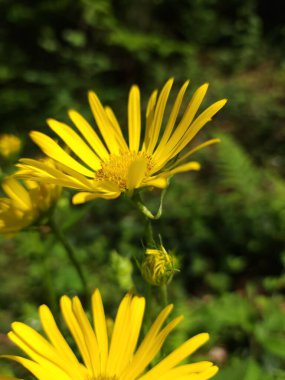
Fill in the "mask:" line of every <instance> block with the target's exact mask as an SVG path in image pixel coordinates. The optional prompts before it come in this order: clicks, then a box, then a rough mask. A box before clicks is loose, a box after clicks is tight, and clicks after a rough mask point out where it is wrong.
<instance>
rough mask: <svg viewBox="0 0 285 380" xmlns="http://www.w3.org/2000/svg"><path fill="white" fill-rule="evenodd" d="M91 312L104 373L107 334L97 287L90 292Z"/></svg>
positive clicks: (106, 356) (106, 354)
mask: <svg viewBox="0 0 285 380" xmlns="http://www.w3.org/2000/svg"><path fill="white" fill-rule="evenodd" d="M92 314H93V321H94V328H95V333H96V337H97V342H98V346H99V351H100V355H101V363H100V364H101V373H105V371H106V365H107V358H108V334H107V325H106V318H105V312H104V307H103V303H102V298H101V294H100V292H99V290H98V289H96V290H95V291H94V293H93V294H92Z"/></svg>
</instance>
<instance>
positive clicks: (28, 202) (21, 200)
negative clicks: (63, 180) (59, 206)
mask: <svg viewBox="0 0 285 380" xmlns="http://www.w3.org/2000/svg"><path fill="white" fill-rule="evenodd" d="M48 161H51V160H48ZM47 165H50V166H52V163H50V162H47ZM2 188H3V190H4V192H5V193H6V195H7V196H8V197H7V198H4V197H2V198H0V233H2V234H13V233H16V232H18V231H21V230H22V229H24V228H26V227H28V226H30V225H31V224H33V223H34V222H35V221H36V220H37V219H38V218H40V217H41V216H42V215H43V214H44V213H46V212H47V211H48V210H49V209H50V207H52V205H53V204H54V203H55V202H56V200H57V199H58V197H59V195H60V192H61V189H60V187H58V186H56V185H53V184H44V183H38V182H34V181H29V180H26V181H23V184H22V183H20V182H19V181H18V180H17V179H15V178H14V177H12V176H11V177H7V178H6V179H5V180H4V181H3V183H2Z"/></svg>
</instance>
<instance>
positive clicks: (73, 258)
mask: <svg viewBox="0 0 285 380" xmlns="http://www.w3.org/2000/svg"><path fill="white" fill-rule="evenodd" d="M49 225H50V228H51V230H52V232H53V234H54V236H55V237H56V238H57V240H58V241H59V242H60V243H61V245H62V246H63V247H64V249H65V252H66V253H67V256H68V258H69V260H70V262H71V264H72V265H73V267H74V269H75V271H76V273H77V274H78V277H79V278H80V281H81V284H82V288H83V289H84V292H85V294H86V297H87V300H88V299H89V289H88V285H87V280H86V278H85V275H84V272H83V270H82V268H81V265H80V263H79V261H78V260H77V258H76V253H75V252H74V250H73V247H72V246H71V244H70V243H69V242H68V240H67V239H66V238H65V236H64V234H63V233H62V231H61V230H60V229H59V227H58V226H57V224H56V223H55V221H54V219H53V218H51V219H50V221H49Z"/></svg>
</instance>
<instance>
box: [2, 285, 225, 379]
mask: <svg viewBox="0 0 285 380" xmlns="http://www.w3.org/2000/svg"><path fill="white" fill-rule="evenodd" d="M60 306H61V312H62V315H63V318H64V320H65V323H66V325H67V326H68V329H69V330H70V332H71V334H72V336H73V339H74V341H75V343H76V345H77V347H78V350H79V353H80V356H81V358H82V361H81V360H78V358H77V357H76V356H75V354H74V352H73V351H72V350H71V348H70V346H69V345H68V344H67V342H66V340H65V338H64V337H63V335H62V334H61V332H60V331H59V329H58V327H57V325H56V322H55V320H54V318H53V316H52V313H51V312H50V310H49V308H48V307H47V306H46V305H42V306H41V307H40V308H39V314H40V320H41V324H42V327H43V330H44V332H45V334H46V336H47V338H48V339H45V338H44V337H43V336H42V335H40V334H39V333H38V332H36V331H35V330H34V329H32V328H31V327H29V326H27V325H26V324H24V323H20V322H14V323H13V324H12V331H11V332H10V333H9V334H8V336H9V338H10V339H11V340H12V341H13V342H14V343H15V344H16V345H17V346H18V347H20V348H21V350H23V351H24V352H25V353H26V354H27V355H28V356H29V357H30V359H26V358H23V357H20V356H14V355H5V356H4V357H6V358H9V359H12V360H15V361H16V362H18V363H20V364H22V365H23V366H24V367H25V368H27V369H28V370H29V371H30V372H31V373H32V374H33V375H34V376H35V377H36V378H37V379H39V380H173V379H176V380H206V379H210V378H211V377H213V376H214V375H215V374H216V373H217V371H218V368H217V367H216V366H214V365H213V364H212V363H211V362H207V361H203V362H198V363H192V364H183V365H179V364H180V363H181V362H182V361H183V360H184V359H185V358H187V357H188V356H189V355H190V354H192V353H193V352H194V351H196V350H197V349H198V348H199V347H200V346H202V345H203V344H204V343H205V342H206V341H207V340H208V339H209V336H208V334H206V333H203V334H198V335H196V336H194V337H193V338H191V339H189V340H188V341H186V342H185V343H183V344H182V345H181V346H180V347H178V348H177V349H176V350H174V351H173V352H172V353H170V354H169V355H168V356H166V357H165V358H164V359H162V360H161V361H160V362H159V363H157V364H156V365H155V366H154V367H153V368H151V369H147V368H148V366H149V364H150V363H151V362H152V360H153V359H154V357H155V356H156V355H157V354H158V353H159V352H160V350H161V347H162V345H163V343H164V341H165V339H166V338H167V336H168V334H169V333H170V332H171V331H172V330H173V329H174V328H175V327H176V326H177V325H178V323H179V322H181V320H182V319H183V318H182V317H181V316H180V317H177V318H175V319H173V320H172V321H171V322H169V323H168V324H167V325H166V326H165V327H163V323H164V322H165V320H166V318H167V317H168V315H169V313H170V312H171V310H172V305H169V306H167V307H166V308H165V309H163V310H162V311H161V313H160V314H159V315H158V317H157V319H156V320H155V322H154V323H153V325H152V326H151V327H150V329H149V331H148V333H147V334H146V336H145V338H144V339H143V340H142V342H141V343H140V344H139V346H138V347H137V345H138V340H139V335H140V330H141V326H142V320H143V315H144V309H145V299H144V298H143V297H138V296H132V295H131V294H127V295H126V296H125V297H124V298H123V300H122V301H121V303H120V306H119V310H118V312H117V316H116V319H115V323H114V328H113V332H112V336H111V338H110V342H109V338H108V334H107V326H106V317H105V313H104V308H103V304H102V299H101V296H100V292H99V291H98V290H95V292H94V293H93V296H92V313H93V322H94V327H92V325H91V324H90V322H89V320H88V318H87V316H86V314H85V312H84V310H83V308H82V305H81V303H80V300H79V298H78V297H74V298H73V299H70V298H68V297H67V296H63V297H62V298H61V302H60ZM2 357H3V356H2Z"/></svg>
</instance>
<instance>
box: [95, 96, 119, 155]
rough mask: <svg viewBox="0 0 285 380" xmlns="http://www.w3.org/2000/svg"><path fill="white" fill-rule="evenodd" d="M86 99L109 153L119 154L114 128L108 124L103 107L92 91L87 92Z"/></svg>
mask: <svg viewBox="0 0 285 380" xmlns="http://www.w3.org/2000/svg"><path fill="white" fill-rule="evenodd" d="M88 99H89V104H90V107H91V110H92V112H93V115H94V118H95V120H96V122H97V125H98V127H99V129H100V132H101V134H102V136H103V138H104V141H105V144H106V146H107V147H108V149H109V151H110V153H113V154H119V153H120V147H119V145H118V143H117V141H116V137H115V133H114V129H113V127H112V125H111V124H110V121H109V119H108V116H107V115H106V112H105V109H104V107H103V106H102V104H101V102H100V100H99V99H98V97H97V95H96V94H95V93H94V92H92V91H90V92H89V93H88Z"/></svg>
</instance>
